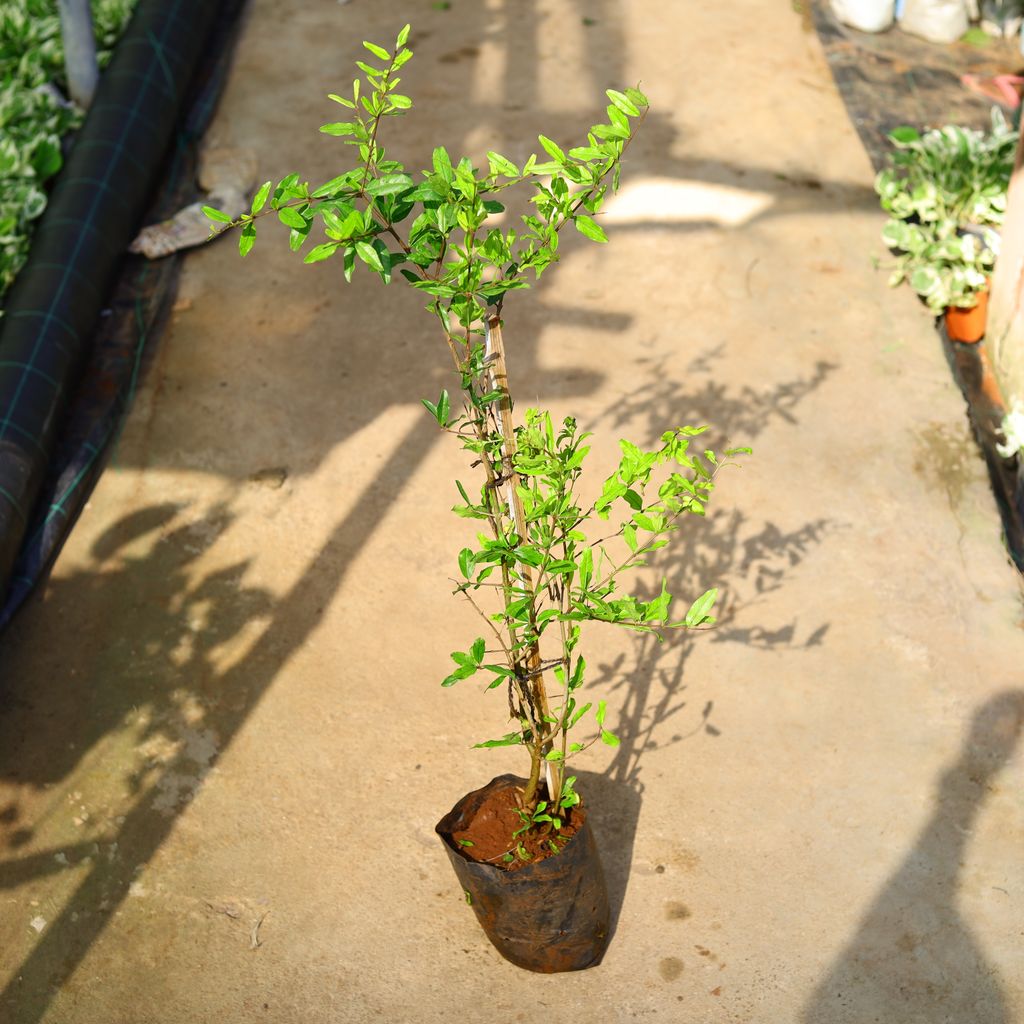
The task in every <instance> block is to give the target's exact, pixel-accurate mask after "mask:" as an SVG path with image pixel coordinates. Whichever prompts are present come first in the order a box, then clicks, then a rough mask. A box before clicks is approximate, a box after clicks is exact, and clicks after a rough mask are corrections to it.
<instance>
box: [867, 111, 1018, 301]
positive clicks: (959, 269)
mask: <svg viewBox="0 0 1024 1024" xmlns="http://www.w3.org/2000/svg"><path fill="white" fill-rule="evenodd" d="M889 139H890V141H891V142H892V143H893V146H894V152H893V154H892V166H891V167H888V168H886V169H884V170H882V171H880V172H879V174H878V176H877V177H876V179H875V191H876V192H877V193H878V196H879V199H880V201H881V205H882V209H884V210H885V211H886V212H887V213H888V214H889V215H890V217H889V220H888V221H887V222H886V224H885V227H884V228H883V229H882V240H883V241H884V242H885V244H886V245H888V246H889V248H890V250H891V251H892V252H893V254H894V256H895V259H894V261H893V262H892V264H890V269H891V270H892V273H891V275H890V277H889V284H890V285H891V286H893V287H895V286H896V285H898V284H901V283H902V282H903V281H907V282H908V283H909V284H910V286H911V288H913V289H914V291H915V292H917V294H918V295H920V296H921V298H922V299H924V301H925V303H926V304H927V305H928V308H929V309H930V310H931V311H932V312H933V313H935V314H936V315H938V314H940V313H942V311H943V310H944V309H946V307H948V306H960V307H964V308H969V307H971V306H973V305H975V304H976V302H977V295H978V293H979V292H980V291H984V290H986V289H987V287H988V283H987V282H988V278H989V277H990V276H991V273H992V269H993V267H994V266H995V260H996V256H997V254H998V252H999V234H998V229H999V227H1000V226H1001V225H1002V223H1003V216H1004V214H1005V212H1006V192H1007V187H1008V185H1009V181H1010V172H1011V171H1012V170H1013V159H1014V152H1015V151H1016V148H1017V132H1015V131H1014V130H1013V129H1012V128H1010V126H1009V125H1008V124H1007V123H1006V119H1005V118H1004V117H1003V115H1002V112H1001V111H1000V110H999V109H998V108H997V107H996V108H993V110H992V128H991V131H989V132H987V133H985V132H979V131H975V130H973V129H970V128H962V127H960V126H958V125H947V126H946V127H944V128H936V129H932V130H931V131H927V132H924V133H921V132H919V131H918V130H917V129H916V128H911V127H906V126H904V127H902V128H897V129H896V130H895V131H893V132H892V133H891V134H890V135H889Z"/></svg>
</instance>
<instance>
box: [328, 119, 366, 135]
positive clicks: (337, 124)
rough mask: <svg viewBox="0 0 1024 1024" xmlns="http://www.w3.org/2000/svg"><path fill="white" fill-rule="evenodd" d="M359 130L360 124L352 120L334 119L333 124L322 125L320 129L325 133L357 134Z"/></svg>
mask: <svg viewBox="0 0 1024 1024" xmlns="http://www.w3.org/2000/svg"><path fill="white" fill-rule="evenodd" d="M358 130H359V125H357V124H355V123H354V122H352V121H334V122H332V123H331V124H322V125H320V131H321V132H322V133H323V134H324V135H335V136H345V135H355V134H356V132H357V131H358Z"/></svg>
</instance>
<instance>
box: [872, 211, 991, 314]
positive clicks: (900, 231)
mask: <svg viewBox="0 0 1024 1024" xmlns="http://www.w3.org/2000/svg"><path fill="white" fill-rule="evenodd" d="M882 241H884V242H885V244H886V245H888V246H889V248H890V249H891V250H892V251H893V253H894V255H895V259H894V260H893V261H892V263H890V264H887V266H889V267H891V269H892V273H891V274H890V275H889V286H890V287H893V288H895V287H896V285H898V284H901V283H902V282H903V281H907V282H908V283H909V284H910V287H911V288H913V289H914V291H915V292H917V294H918V295H920V296H921V298H922V299H924V301H925V303H926V304H927V306H928V308H929V309H930V310H931V311H932V312H933V313H934V314H935V315H936V316H939V315H941V314H942V312H943V311H944V310H945V309H947V308H949V307H950V306H958V307H961V308H970V307H971V306H973V305H975V303H976V302H977V301H978V299H977V296H978V293H979V292H982V291H985V289H986V288H987V287H988V279H989V277H990V276H991V274H992V268H993V267H994V266H995V262H996V256H997V254H998V251H999V236H998V235H997V234H995V232H993V231H990V230H984V234H983V235H982V237H981V238H979V237H978V236H977V235H976V234H974V233H973V232H970V231H964V232H959V231H958V230H957V228H956V226H955V225H954V224H953V222H952V221H943V222H941V223H937V224H915V223H910V222H907V221H904V220H890V221H888V222H887V223H886V225H885V227H884V228H883V229H882Z"/></svg>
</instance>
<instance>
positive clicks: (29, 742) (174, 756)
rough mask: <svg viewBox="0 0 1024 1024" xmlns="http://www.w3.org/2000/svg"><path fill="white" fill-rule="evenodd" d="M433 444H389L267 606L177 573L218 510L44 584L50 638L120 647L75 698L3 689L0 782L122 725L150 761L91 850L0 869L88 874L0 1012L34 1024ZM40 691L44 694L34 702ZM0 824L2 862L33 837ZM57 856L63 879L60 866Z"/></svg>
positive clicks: (111, 540) (132, 533) (231, 576)
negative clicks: (249, 629) (243, 644)
mask: <svg viewBox="0 0 1024 1024" xmlns="http://www.w3.org/2000/svg"><path fill="white" fill-rule="evenodd" d="M435 436H436V435H435V434H434V433H433V432H432V431H425V430H423V429H422V427H421V425H420V424H419V423H417V424H416V425H415V427H414V428H413V429H411V430H410V431H409V432H408V433H407V435H406V436H405V437H404V438H402V439H401V440H400V442H399V443H398V445H397V446H396V447H395V449H394V451H393V454H392V455H391V456H390V458H389V459H388V461H387V462H386V463H385V464H384V466H383V467H382V468H381V471H380V472H379V473H378V475H377V477H376V478H375V479H374V481H373V482H372V483H371V484H370V485H369V486H368V487H367V488H366V489H365V491H364V492H363V494H362V495H361V496H360V499H359V501H358V502H357V503H356V505H355V507H354V508H353V509H352V511H351V512H350V513H349V514H348V515H347V516H346V517H345V518H344V519H343V520H342V521H341V522H340V523H339V524H338V525H337V526H336V527H335V529H334V531H333V533H332V534H331V536H330V538H329V539H328V541H327V542H326V543H325V544H324V546H323V547H322V548H321V550H320V551H319V552H318V553H317V555H316V557H315V558H314V559H312V561H311V563H310V567H309V568H308V570H307V571H306V573H305V574H304V575H303V576H302V577H301V579H300V580H299V581H298V582H297V583H296V584H295V585H294V586H293V587H292V589H291V590H290V591H289V592H288V593H286V594H285V595H284V596H283V597H282V598H281V599H279V600H278V601H277V602H276V603H272V602H271V599H270V597H269V595H267V594H266V593H265V592H263V591H261V590H259V589H255V588H247V587H244V586H242V585H241V579H242V576H243V574H244V571H245V568H246V566H245V564H244V563H243V564H239V565H236V566H232V567H231V568H229V569H225V570H218V571H217V572H214V573H211V574H209V575H208V576H206V577H205V578H204V579H203V580H202V581H201V582H200V583H199V584H198V585H197V586H195V587H190V586H189V584H188V577H187V575H186V570H187V569H188V567H189V566H190V565H191V564H192V563H193V562H195V561H196V560H197V559H198V558H200V557H201V556H202V555H203V554H205V553H206V552H207V551H209V550H210V548H211V546H212V545H213V544H214V543H215V542H216V540H217V538H218V537H220V536H221V535H222V533H223V532H224V530H225V529H226V528H227V526H228V525H229V524H230V522H231V519H232V516H231V512H230V510H229V509H227V508H223V507H220V508H215V509H214V510H213V511H212V512H210V513H208V514H207V515H205V516H202V517H200V518H198V519H196V520H195V521H193V522H191V523H189V524H188V525H187V526H184V527H181V528H179V529H177V530H174V531H172V532H170V533H169V534H168V535H167V536H166V537H164V538H162V539H161V540H160V541H159V542H158V543H157V544H156V545H155V547H154V549H153V553H152V554H151V555H149V556H146V557H145V558H134V557H133V556H132V555H131V554H130V553H125V552H124V551H123V549H124V547H125V545H128V544H130V543H131V542H132V541H134V540H138V539H139V538H140V536H141V535H142V534H143V533H149V532H152V531H153V530H158V529H159V528H160V526H161V524H163V523H165V522H166V521H167V520H168V518H169V517H170V516H171V515H173V514H174V513H175V512H177V511H178V510H177V509H175V508H174V507H173V506H160V507H154V508H149V509H145V510H143V511H142V512H139V513H135V514H133V515H131V516H129V517H127V518H126V519H124V520H122V521H120V522H119V523H117V524H115V525H114V526H113V527H112V528H111V529H110V530H109V531H108V532H107V534H105V535H104V536H103V537H102V538H101V539H100V540H99V541H98V542H97V544H96V549H95V551H94V555H95V556H96V557H97V558H98V559H100V558H102V559H106V560H108V561H109V560H111V559H114V560H116V561H115V565H114V566H113V567H111V568H109V569H108V571H106V572H103V571H99V572H91V571H90V572H84V573H78V574H72V575H70V576H68V577H65V578H61V579H57V580H54V581H53V582H51V584H50V586H49V590H48V593H47V600H46V603H45V609H46V616H45V618H46V619H47V620H48V622H49V623H53V622H56V621H59V620H60V619H61V617H62V615H63V616H66V617H68V618H71V617H73V616H74V614H75V611H74V610H75V609H81V608H83V607H86V608H90V609H94V612H93V614H95V615H101V616H116V617H117V621H118V622H119V625H120V630H119V635H120V637H121V639H120V640H119V641H117V643H116V645H115V647H114V648H113V649H109V650H104V651H102V652H98V653H97V652H91V653H92V657H93V658H95V659H97V663H98V664H99V665H100V666H101V671H98V672H96V673H95V674H94V677H93V678H92V679H88V680H82V682H83V683H85V684H86V685H85V687H82V686H78V687H76V685H75V683H76V680H75V679H74V672H75V670H74V669H73V668H64V669H63V671H61V670H59V669H57V670H54V671H51V672H49V673H46V674H45V676H44V673H42V672H39V671H38V670H36V671H34V672H32V673H28V672H24V673H22V672H14V673H12V675H11V676H9V677H8V679H7V681H6V683H5V688H4V690H3V691H2V699H3V707H2V712H3V713H0V778H2V779H4V780H6V781H8V782H12V783H15V784H20V785H23V786H32V787H43V786H46V785H48V784H52V783H54V782H56V781H59V780H60V779H63V778H66V777H67V776H68V774H69V773H70V772H71V771H72V769H73V768H74V767H75V766H76V764H77V763H78V761H79V760H80V758H81V757H82V756H84V755H85V754H86V753H88V752H89V751H90V750H92V749H94V748H95V745H96V744H97V743H98V742H99V741H100V740H101V739H102V737H103V736H104V735H105V734H107V733H108V732H110V731H112V730H113V729H115V728H120V727H123V726H124V724H125V722H126V720H128V721H132V722H137V723H138V724H140V725H141V726H142V729H141V735H140V741H139V742H140V746H141V749H142V751H143V752H145V751H146V750H147V748H149V750H150V751H151V756H149V757H147V758H146V759H145V760H144V762H143V763H142V764H141V765H140V766H139V767H138V769H137V770H136V771H135V772H134V774H133V775H132V776H131V777H130V779H129V786H130V787H131V788H132V789H134V790H135V791H136V792H137V793H138V794H139V798H138V802H137V803H136V805H135V807H134V808H133V809H132V810H131V811H130V812H129V813H128V814H127V815H125V816H124V817H123V818H119V819H115V820H114V821H111V822H109V823H106V828H105V829H101V830H100V831H99V832H98V833H96V834H93V835H91V836H90V840H89V842H88V843H82V844H79V845H77V846H76V845H72V846H71V847H70V848H68V847H65V846H62V847H61V849H60V850H49V851H42V852H38V853H33V854H31V855H30V856H29V857H26V858H24V859H19V858H18V857H16V856H15V857H13V858H12V859H10V860H7V861H4V862H0V885H3V886H10V885H17V884H20V883H21V882H24V881H26V880H28V879H29V878H32V877H38V876H39V875H41V874H48V873H53V872H54V871H55V870H67V869H68V868H80V867H81V866H82V863H83V861H84V862H86V863H87V864H88V874H87V875H86V877H85V879H84V880H83V881H82V882H81V884H80V885H79V886H78V887H77V889H76V890H75V891H74V892H73V894H72V895H71V896H70V897H69V898H68V899H67V900H66V901H65V902H64V905H63V906H62V908H61V910H60V913H59V915H58V916H57V917H56V919H55V920H53V921H52V922H50V924H49V925H48V927H47V929H46V931H45V933H44V934H43V935H42V936H41V937H40V939H39V941H38V943H37V944H36V945H35V947H34V949H33V950H32V953H31V954H30V955H29V957H28V958H27V960H26V961H25V962H24V963H23V964H22V965H21V967H20V969H19V970H17V971H15V972H14V976H13V978H12V980H11V981H10V982H9V983H8V985H7V987H6V989H5V990H4V991H3V992H2V993H0V1007H6V1008H10V1007H16V1009H17V1021H18V1024H29V1022H34V1021H38V1020H40V1019H41V1018H42V1017H43V1015H44V1014H45V1012H46V1010H47V1007H48V1006H49V1004H50V1002H51V1000H52V999H53V997H54V995H55V994H56V992H57V991H59V989H60V987H61V985H62V984H63V983H64V982H65V981H66V980H67V979H68V978H69V977H70V976H71V974H72V973H73V972H74V970H75V969H76V968H77V966H78V965H79V964H80V963H81V961H82V959H83V958H84V956H85V955H86V953H87V952H88V950H89V947H90V946H91V945H92V943H93V942H94V941H95V940H96V938H98V936H99V935H100V934H101V933H102V932H103V930H104V928H105V927H106V925H107V923H108V922H109V921H110V920H111V918H112V917H113V915H114V914H115V913H116V912H117V910H118V907H119V906H120V904H121V903H122V902H123V901H124V899H125V898H126V897H127V896H128V894H129V889H130V887H131V884H132V881H133V880H134V878H135V877H136V873H137V870H138V868H139V867H140V866H142V865H145V864H147V863H148V862H149V861H150V860H151V859H152V857H153V855H154V854H155V853H156V851H157V850H158V849H159V848H160V846H161V844H162V843H163V842H164V840H165V839H166V838H167V836H168V835H169V834H170V832H171V830H172V829H173V828H174V825H175V822H176V821H177V819H178V817H179V815H180V814H181V812H182V811H183V810H184V809H185V808H186V807H187V805H188V803H189V801H190V800H191V799H192V798H193V796H194V795H195V793H196V792H197V791H198V790H199V788H200V787H201V785H202V782H203V779H204V778H205V776H206V775H207V774H208V772H209V771H210V770H211V768H212V767H213V766H214V765H215V764H216V760H217V757H218V756H219V755H220V754H222V753H223V752H224V750H225V749H226V748H227V747H228V746H229V745H230V743H231V742H232V740H233V739H234V737H235V735H236V734H237V733H238V731H239V729H240V728H241V727H242V725H243V724H244V723H245V721H246V720H247V718H248V716H249V714H250V713H251V712H252V711H253V709H254V708H255V707H256V705H257V704H258V703H259V701H260V698H261V697H262V696H263V694H264V693H265V692H266V690H267V689H268V688H269V686H270V685H271V683H273V681H274V679H275V678H276V677H277V674H278V672H279V671H280V670H281V668H282V667H283V665H284V664H286V663H287V661H288V660H289V659H290V658H291V656H292V655H293V654H294V653H295V652H296V651H297V650H299V649H300V648H301V647H302V645H303V644H304V643H305V641H306V640H307V638H308V637H309V635H310V633H311V632H312V630H313V629H314V628H315V627H316V625H317V624H318V623H319V621H320V617H321V614H322V612H323V610H324V607H325V605H326V604H327V602H328V601H329V600H330V599H331V597H332V596H333V595H334V594H335V593H336V592H337V590H338V588H339V587H340V585H341V583H342V581H343V580H344V578H345V575H346V573H347V570H348V567H349V565H350V564H351V560H352V558H353V556H354V555H355V554H356V552H358V551H359V550H360V549H361V548H362V547H363V546H364V545H365V543H366V540H367V538H368V537H369V536H370V534H371V533H372V532H373V530H374V528H375V526H376V523H377V522H378V515H377V510H378V509H379V508H380V507H381V505H382V504H383V503H384V502H385V501H386V500H390V499H391V497H392V496H393V494H394V493H395V491H397V490H400V489H401V486H402V483H403V482H404V480H405V479H406V478H407V477H408V476H409V474H410V473H412V472H413V470H414V469H415V467H416V466H417V465H418V464H419V463H420V461H421V460H422V459H423V458H424V456H425V455H426V453H427V451H428V450H429V448H430V446H431V445H432V444H433V443H434V439H435ZM261 619H262V620H266V627H265V628H264V629H263V631H262V633H261V634H260V635H259V637H258V639H257V640H256V641H255V642H254V644H253V645H252V646H251V647H250V649H249V651H248V653H246V654H245V655H244V656H243V657H242V658H241V659H240V660H239V661H238V662H236V663H235V664H234V665H233V666H232V667H231V668H230V669H228V670H226V671H224V672H217V671H216V670H215V669H214V668H213V667H212V665H211V662H210V658H209V652H210V651H211V649H212V648H214V647H216V646H217V645H219V644H221V643H223V642H224V641H225V640H226V639H228V638H230V637H231V636H233V635H234V634H235V633H237V632H238V631H239V630H240V629H242V628H243V627H245V626H247V625H248V624H249V623H252V622H254V621H258V620H261ZM42 625H43V626H44V627H45V623H43V624H42ZM19 633H20V634H21V641H22V647H21V650H20V652H19V654H20V657H21V660H22V661H24V660H26V659H28V660H31V659H32V658H33V655H32V652H31V650H27V649H26V647H25V645H26V644H27V645H29V647H31V644H32V640H33V637H32V636H31V634H29V635H26V634H24V633H23V632H22V631H20V630H13V631H12V633H11V634H8V636H9V637H15V636H18V635H19ZM36 639H38V640H39V641H40V642H45V638H44V637H38V638H36ZM7 643H10V641H7ZM5 660H6V659H5ZM86 660H87V659H85V658H83V657H82V652H72V653H71V655H70V656H67V657H66V658H65V659H64V664H65V665H74V664H76V663H80V662H83V661H86ZM43 678H45V687H46V688H45V689H44V690H43V691H41V692H40V691H39V690H38V685H39V681H40V680H41V679H43ZM22 680H25V681H28V680H31V684H32V685H33V686H34V687H36V688H35V689H29V687H28V686H27V685H24V684H22V683H21V681H22ZM140 711H142V713H143V715H144V716H145V717H144V718H143V719H141V720H140V719H139V717H138V716H139V712H140ZM0 823H2V824H3V829H4V833H0V838H3V835H4V834H6V843H5V844H4V845H6V847H7V849H12V848H13V849H15V850H16V849H17V848H18V847H20V846H24V845H26V844H27V843H28V842H30V841H31V838H32V831H33V823H32V822H30V821H22V820H20V814H19V809H18V807H17V805H11V806H9V807H7V808H5V809H3V810H2V811H0ZM58 854H60V855H63V857H64V859H65V860H66V862H67V863H66V864H65V863H63V862H58V860H57V859H56V858H57V856H58Z"/></svg>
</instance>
